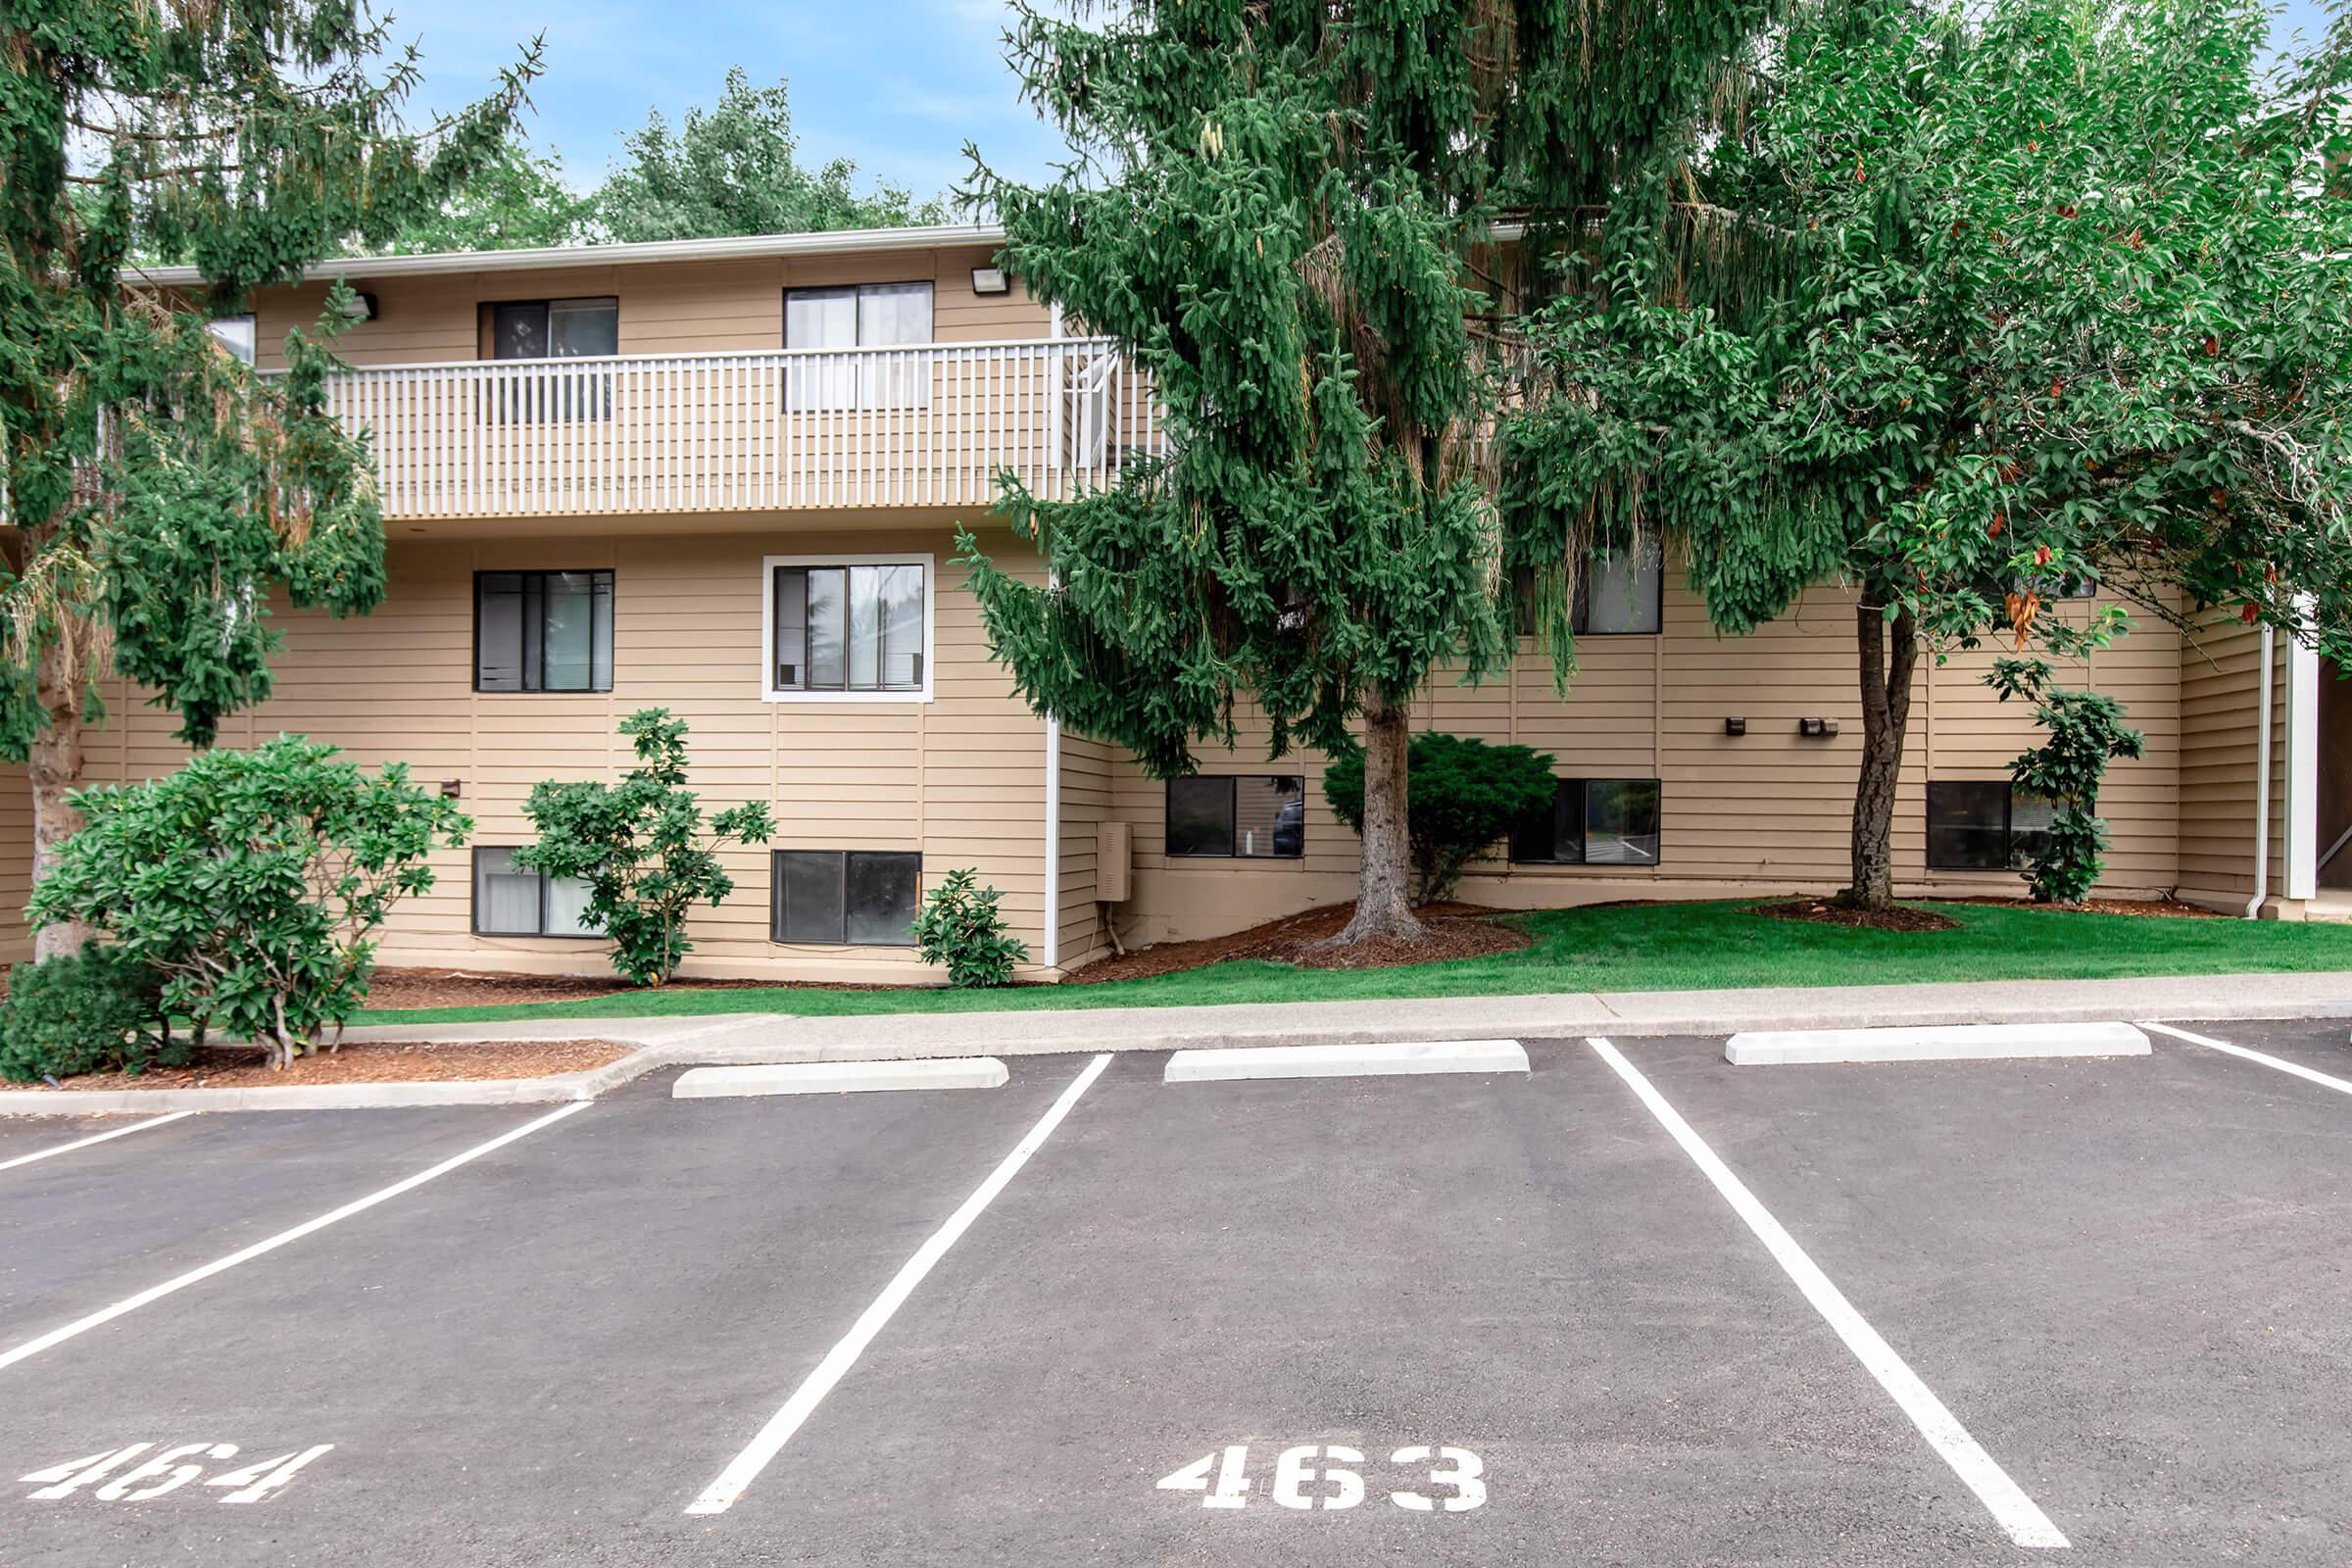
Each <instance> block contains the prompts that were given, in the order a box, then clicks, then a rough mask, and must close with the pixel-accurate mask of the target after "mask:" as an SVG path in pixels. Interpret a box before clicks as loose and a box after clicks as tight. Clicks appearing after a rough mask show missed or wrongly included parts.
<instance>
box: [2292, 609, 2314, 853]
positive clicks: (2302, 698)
mask: <svg viewBox="0 0 2352 1568" xmlns="http://www.w3.org/2000/svg"><path fill="white" fill-rule="evenodd" d="M2317 614H2318V607H2317V605H2316V604H2315V603H2314V602H2313V599H2312V596H2311V595H2309V594H2298V595H2296V596H2295V621H2296V624H2298V625H2310V624H2313V623H2314V620H2315V617H2316V616H2317ZM2319 885H2320V651H2319V650H2318V649H2317V648H2314V647H2312V646H2311V645H2310V644H2309V643H2307V642H2305V641H2304V640H2303V639H2302V638H2300V637H2297V638H2295V639H2294V640H2293V641H2292V642H2290V643H2288V644H2287V645H2286V896H2287V897H2288V898H2290V899H2308V898H2311V897H2312V896H2313V895H2314V894H2316V893H2317V892H2318V891H2319Z"/></svg>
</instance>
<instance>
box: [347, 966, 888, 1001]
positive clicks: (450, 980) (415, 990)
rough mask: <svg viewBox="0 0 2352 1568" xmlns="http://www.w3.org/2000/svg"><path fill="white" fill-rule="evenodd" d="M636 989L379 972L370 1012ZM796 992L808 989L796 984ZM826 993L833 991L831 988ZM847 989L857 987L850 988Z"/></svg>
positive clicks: (614, 982)
mask: <svg viewBox="0 0 2352 1568" xmlns="http://www.w3.org/2000/svg"><path fill="white" fill-rule="evenodd" d="M784 983H785V982H782V981H777V980H672V981H670V982H669V984H668V985H666V986H664V987H662V989H663V990H664V991H741V990H743V989H745V988H747V987H751V986H759V987H762V988H773V987H775V986H778V985H782V984H784ZM637 989H638V988H637V987H635V986H632V985H630V984H629V983H628V982H627V981H625V980H622V979H620V978H618V977H617V976H613V975H609V974H604V975H598V974H479V973H474V972H470V971H468V970H465V969H400V968H388V969H378V970H376V971H375V974H374V976H373V977H372V978H370V979H369V980H368V1010H369V1011H371V1012H380V1011H390V1010H392V1009H395V1008H406V1007H484V1006H490V1007H494V1006H498V1005H502V1004H506V1003H516V1002H529V1003H546V1002H586V1001H589V1000H591V999H592V998H596V997H609V996H612V995H613V994H614V993H616V992H621V991H635V990H637ZM795 989H810V988H808V987H805V986H803V985H801V984H799V983H797V982H796V983H795ZM827 989H831V988H830V987H828V988H827ZM845 989H859V988H856V987H850V988H845Z"/></svg>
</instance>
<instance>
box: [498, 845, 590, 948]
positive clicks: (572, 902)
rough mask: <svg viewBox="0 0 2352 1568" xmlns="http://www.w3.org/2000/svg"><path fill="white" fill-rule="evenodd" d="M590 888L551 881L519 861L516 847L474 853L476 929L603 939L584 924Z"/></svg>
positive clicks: (572, 881)
mask: <svg viewBox="0 0 2352 1568" xmlns="http://www.w3.org/2000/svg"><path fill="white" fill-rule="evenodd" d="M587 911H588V884H587V883H585V882H583V881H581V880H579V879H578V878H576V877H549V876H544V875H542V874H540V873H539V872H537V871H526V870H524V869H523V868H522V867H520V866H518V865H516V864H515V851H514V848H513V847H512V846H497V845H481V846H478V847H477V848H476V849H475V850H474V852H473V929H474V930H475V931H476V932H478V933H480V934H481V935H483V936H486V937H487V936H495V937H601V936H603V935H604V934H605V933H604V928H603V927H602V926H592V925H584V924H582V923H581V922H582V918H583V917H584V916H585V915H586V913H587Z"/></svg>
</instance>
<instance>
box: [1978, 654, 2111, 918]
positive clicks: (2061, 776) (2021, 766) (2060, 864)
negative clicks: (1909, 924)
mask: <svg viewBox="0 0 2352 1568" xmlns="http://www.w3.org/2000/svg"><path fill="white" fill-rule="evenodd" d="M2052 680H2053V672H2052V671H2051V669H2050V666H2049V665H2048V664H2046V663H2044V662H2042V661H2040V660H2038V659H2002V660H1997V661H1995V662H1994V663H1993V666H1992V670H1991V672H1990V673H1989V674H1987V675H1986V676H1985V684H1986V685H1988V686H1990V687H1991V688H1992V689H1993V690H1994V691H1996V692H1999V693H2000V694H2001V701H2003V702H2007V701H2008V700H2009V699H2010V698H2012V697H2019V698H2023V699H2025V700H2026V701H2028V702H2030V703H2032V704H2033V705H2034V722H2035V723H2037V724H2039V725H2040V726H2041V727H2042V730H2043V731H2044V733H2045V735H2046V737H2047V738H2046V739H2044V740H2043V741H2042V743H2041V744H2040V745H2039V746H2036V747H2034V749H2033V750H2032V751H2030V752H2027V753H2026V754H2025V755H2024V756H2022V757H2020V758H2018V759H2017V760H2016V761H2014V762H2012V763H2010V764H2009V781H2010V785H2011V787H2012V788H2013V789H2014V790H2015V791H2016V792H2017V793H2018V794H2020V795H2030V796H2034V797H2037V798H2039V799H2041V800H2045V801H2048V802H2050V803H2051V804H2052V805H2053V806H2055V807H2056V808H2057V812H2056V814H2055V815H2054V816H2053V817H2052V818H2051V820H2050V830H2049V833H2048V834H2047V835H2046V836H2045V837H2043V838H2042V839H2041V841H2040V842H2039V844H2038V845H2037V846H2036V847H2035V848H2034V850H2033V851H2032V852H2031V853H2030V854H2029V855H2028V857H2027V862H2026V885H2027V886H2028V887H2029V888H2030V889H2031V890H2032V892H2033V895H2034V903H2036V904H2080V903H2082V899H2083V897H2084V895H2086V894H2088V893H2089V892H2090V890H2091V888H2092V887H2093V886H2094V885H2096V884H2097V882H2098V880H2099V873H2100V872H2101V871H2103V870H2105V869H2106V866H2105V863H2104V862H2103V861H2102V860H2101V859H2100V856H2101V855H2102V854H2103V853H2105V851H2106V848H2107V824H2106V823H2105V822H2103V821H2101V820H2100V819H2099V817H2098V815H2097V814H2096V813H2097V811H2098V805H2099V786H2100V784H2101V783H2102V782H2103V781H2104V780H2105V779H2106V776H2107V764H2108V763H2109V762H2110V761H2112V760H2115V759H2117V758H2124V757H2138V756H2141V755H2142V754H2143V753H2144V752H2145V750H2146V738H2145V737H2144V736H2143V735H2142V734H2141V733H2140V732H2139V731H2138V730H2135V729H2132V728H2131V727H2129V726H2127V725H2126V724H2125V723H2124V705H2123V704H2121V703H2119V702H2117V701H2116V700H2115V699H2114V698H2112V697H2109V696H2106V695H2105V694H2103V693H2100V692H2083V691H2070V690H2068V689H2066V688H2065V687H2062V686H2057V685H2054V684H2052Z"/></svg>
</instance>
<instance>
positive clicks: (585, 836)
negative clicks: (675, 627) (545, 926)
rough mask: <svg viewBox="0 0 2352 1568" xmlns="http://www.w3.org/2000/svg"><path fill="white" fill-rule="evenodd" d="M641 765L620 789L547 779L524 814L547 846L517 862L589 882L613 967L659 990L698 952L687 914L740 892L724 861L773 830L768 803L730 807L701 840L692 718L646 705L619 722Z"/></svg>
mask: <svg viewBox="0 0 2352 1568" xmlns="http://www.w3.org/2000/svg"><path fill="white" fill-rule="evenodd" d="M620 732H621V733H622V734H623V735H626V736H628V737H629V740H630V742H631V743H632V745H634V747H635V748H636V752H637V765H636V766H635V767H633V768H631V769H629V771H628V773H627V774H626V775H625V776H623V777H622V779H621V781H620V782H619V783H618V784H600V783H597V782H595V781H593V780H585V781H581V782H577V783H568V784H567V783H563V782H561V781H558V780H555V779H548V780H545V781H543V782H541V783H539V784H536V785H533V786H532V788H531V798H530V799H529V800H528V801H527V802H525V803H524V804H523V808H522V814H523V815H525V816H527V817H529V818H530V819H531V825H532V826H533V827H535V828H537V829H538V830H539V842H538V843H536V844H534V845H532V846H530V847H529V848H527V849H523V850H517V851H516V852H515V864H516V865H518V866H521V867H522V868H524V869H525V870H531V871H541V872H544V873H546V874H547V875H549V876H556V877H577V878H578V879H579V880H581V881H583V882H585V883H587V884H588V908H587V911H586V914H585V917H584V918H585V923H587V924H589V925H598V926H602V927H603V928H604V931H605V934H606V935H607V936H609V937H611V938H612V939H613V968H614V969H615V970H617V971H618V972H619V973H620V974H622V975H624V976H626V977H627V978H628V980H629V982H630V983H631V984H633V985H641V986H658V985H661V984H662V982H663V981H665V980H667V979H668V978H669V977H670V976H671V975H673V974H676V973H677V972H678V963H679V961H680V960H681V959H683V958H684V957H685V956H686V955H687V954H689V953H691V952H693V951H694V944H693V943H691V942H689V941H687V940H686V914H687V911H688V910H690V909H692V908H693V907H695V906H696V905H697V904H709V905H711V907H713V908H715V907H717V906H718V905H719V904H720V903H722V902H723V901H724V900H725V899H726V897H727V895H728V894H730V893H733V892H734V891H735V879H734V878H733V877H730V876H729V875H727V873H726V871H725V870H724V869H723V868H722V867H721V866H720V865H719V863H718V851H719V849H720V848H721V847H722V846H723V845H725V844H726V843H727V842H728V841H729V840H733V841H736V842H738V843H743V844H765V843H766V842H767V841H768V838H769V837H770V836H771V835H772V834H773V833H774V832H775V830H776V829H775V823H774V821H773V820H772V819H771V818H770V817H769V815H768V810H767V803H766V802H765V801H752V802H749V803H747V804H745V805H742V806H733V807H729V808H728V809H725V810H723V811H721V812H719V813H718V814H717V815H716V816H714V817H712V818H711V835H710V837H709V839H708V840H706V839H705V837H704V833H703V809H702V807H701V806H700V805H699V804H698V803H697V802H696V800H695V797H694V793H693V792H692V791H691V790H688V789H687V788H686V721H685V720H684V719H682V718H672V717H670V716H669V710H668V709H666V708H646V709H640V710H639V711H636V712H634V713H631V714H630V715H629V716H628V717H627V718H624V719H622V720H621V721H620Z"/></svg>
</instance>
